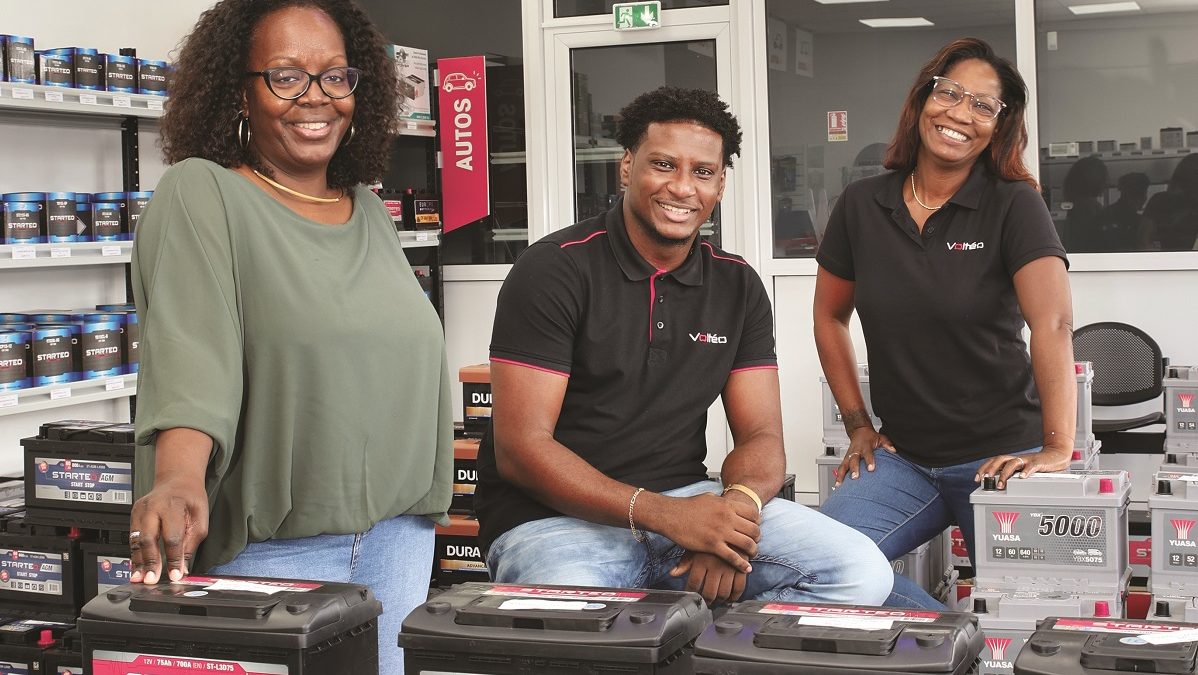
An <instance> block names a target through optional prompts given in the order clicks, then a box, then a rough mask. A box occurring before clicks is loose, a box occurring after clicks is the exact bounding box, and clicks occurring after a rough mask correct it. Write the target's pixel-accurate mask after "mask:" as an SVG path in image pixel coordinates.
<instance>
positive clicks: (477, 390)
mask: <svg viewBox="0 0 1198 675" xmlns="http://www.w3.org/2000/svg"><path fill="white" fill-rule="evenodd" d="M458 380H459V381H461V383H462V425H463V429H464V430H465V432H466V435H467V436H470V437H472V438H482V435H483V434H484V433H486V431H487V426H488V425H490V424H491V364H489V363H482V364H479V365H476V366H463V367H462V368H459V369H458Z"/></svg>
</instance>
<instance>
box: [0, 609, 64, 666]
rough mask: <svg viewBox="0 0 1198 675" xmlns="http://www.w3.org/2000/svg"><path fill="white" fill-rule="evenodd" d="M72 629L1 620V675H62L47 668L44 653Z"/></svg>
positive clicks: (56, 624) (29, 621)
mask: <svg viewBox="0 0 1198 675" xmlns="http://www.w3.org/2000/svg"><path fill="white" fill-rule="evenodd" d="M72 628H74V626H73V625H71V624H69V623H60V622H56V621H39V620H35V619H0V673H3V675H43V674H44V675H50V674H51V673H52V674H53V675H62V673H63V671H62V670H50V669H49V668H47V667H46V663H45V661H46V655H47V652H46V651H45V650H47V649H50V648H51V647H53V646H54V645H55V641H56V640H57V639H58V638H59V637H61V636H62V635H63V634H64V633H66V632H67V631H69V630H71V629H72ZM67 672H70V671H67ZM77 672H80V673H82V672H83V671H82V670H79V671H77Z"/></svg>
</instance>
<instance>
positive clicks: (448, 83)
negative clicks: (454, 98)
mask: <svg viewBox="0 0 1198 675" xmlns="http://www.w3.org/2000/svg"><path fill="white" fill-rule="evenodd" d="M475 85H476V83H475V81H474V78H472V77H466V75H465V74H464V73H450V74H448V75H446V76H445V82H444V83H442V84H441V88H442V89H444V90H445V93H446V94H448V93H449V92H451V91H454V90H455V89H465V90H466V91H472V90H473V89H474V87H475Z"/></svg>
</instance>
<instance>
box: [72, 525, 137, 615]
mask: <svg viewBox="0 0 1198 675" xmlns="http://www.w3.org/2000/svg"><path fill="white" fill-rule="evenodd" d="M126 536H128V535H126ZM79 550H80V555H81V556H82V557H83V602H87V601H88V600H91V599H92V598H94V597H96V596H97V595H100V594H101V593H107V592H108V591H111V590H112V589H114V588H116V587H118V586H124V585H125V584H127V583H129V574H130V571H131V569H130V563H129V545H128V544H107V543H103V542H86V543H83V544H80V545H79Z"/></svg>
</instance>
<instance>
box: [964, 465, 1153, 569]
mask: <svg viewBox="0 0 1198 675" xmlns="http://www.w3.org/2000/svg"><path fill="white" fill-rule="evenodd" d="M1130 497H1131V485H1130V484H1129V482H1128V476H1127V472H1125V471H1079V472H1068V473H1038V474H1034V475H1032V476H1031V477H1030V478H1012V479H1011V480H1009V481H1007V483H1006V489H1004V490H999V489H997V486H996V481H994V479H993V478H986V479H984V480H983V482H982V488H981V489H978V490H975V491H974V492H973V494H972V495H970V497H969V501H970V503H971V504H973V507H974V532H975V533H976V534H975V536H976V537H977V540H976V542H975V549H974V554H975V558H976V570H975V572H976V575H977V580H978V581H977V583H978V585H979V586H997V587H999V588H1019V589H1026V590H1037V589H1042V590H1064V591H1088V592H1099V591H1102V592H1106V591H1108V590H1109V591H1112V592H1113V591H1115V590H1118V589H1125V588H1126V587H1127V583H1128V579H1129V578H1130V577H1131V569H1130V567H1129V566H1128V562H1127V510H1128V506H1129V504H1130Z"/></svg>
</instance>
